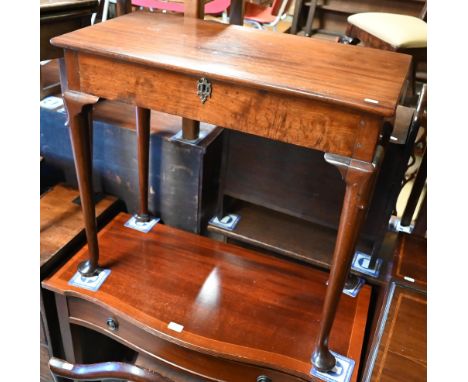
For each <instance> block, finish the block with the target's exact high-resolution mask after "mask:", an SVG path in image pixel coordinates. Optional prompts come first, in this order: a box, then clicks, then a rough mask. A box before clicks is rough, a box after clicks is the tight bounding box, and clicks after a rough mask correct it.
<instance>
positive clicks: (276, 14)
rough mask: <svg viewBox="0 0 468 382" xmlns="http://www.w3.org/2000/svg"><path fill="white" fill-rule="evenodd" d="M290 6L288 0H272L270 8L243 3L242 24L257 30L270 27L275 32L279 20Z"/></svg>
mask: <svg viewBox="0 0 468 382" xmlns="http://www.w3.org/2000/svg"><path fill="white" fill-rule="evenodd" d="M290 5H291V1H290V0H273V3H272V5H271V7H263V6H261V5H257V4H253V3H245V12H244V22H245V23H248V24H253V26H254V27H255V28H258V29H265V27H271V28H273V30H276V29H277V25H278V23H279V22H280V20H281V19H282V18H283V17H285V16H286V13H287V11H288V9H289V6H290Z"/></svg>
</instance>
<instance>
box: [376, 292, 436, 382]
mask: <svg viewBox="0 0 468 382" xmlns="http://www.w3.org/2000/svg"><path fill="white" fill-rule="evenodd" d="M426 348H427V299H426V295H425V294H421V293H418V292H416V291H413V290H411V289H407V288H404V287H401V286H398V285H396V286H395V290H394V293H393V296H392V300H391V305H390V310H389V313H388V317H387V320H386V324H385V330H384V332H383V336H382V339H381V341H380V343H379V348H378V353H377V359H376V361H375V365H374V368H373V373H372V377H371V379H370V381H380V382H400V381H414V382H419V381H421V382H423V381H426V380H427V375H426V374H427V354H426V352H427V350H426Z"/></svg>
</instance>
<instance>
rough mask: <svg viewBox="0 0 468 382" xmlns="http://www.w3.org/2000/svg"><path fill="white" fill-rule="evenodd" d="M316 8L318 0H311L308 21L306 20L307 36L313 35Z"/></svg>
mask: <svg viewBox="0 0 468 382" xmlns="http://www.w3.org/2000/svg"><path fill="white" fill-rule="evenodd" d="M316 8H317V0H311V1H310V8H309V14H308V15H307V22H306V27H305V36H306V37H310V36H311V35H312V23H313V22H314V17H315V9H316Z"/></svg>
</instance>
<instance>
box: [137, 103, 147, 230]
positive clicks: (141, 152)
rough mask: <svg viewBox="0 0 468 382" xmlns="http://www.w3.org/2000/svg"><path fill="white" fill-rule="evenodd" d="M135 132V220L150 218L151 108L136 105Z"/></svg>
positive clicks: (143, 220) (145, 220) (142, 220)
mask: <svg viewBox="0 0 468 382" xmlns="http://www.w3.org/2000/svg"><path fill="white" fill-rule="evenodd" d="M135 111H136V134H137V152H138V183H139V188H140V209H139V211H138V216H137V220H138V221H140V222H147V221H149V220H150V216H149V211H148V181H149V148H150V120H151V110H149V109H145V108H142V107H138V106H137V107H136V109H135Z"/></svg>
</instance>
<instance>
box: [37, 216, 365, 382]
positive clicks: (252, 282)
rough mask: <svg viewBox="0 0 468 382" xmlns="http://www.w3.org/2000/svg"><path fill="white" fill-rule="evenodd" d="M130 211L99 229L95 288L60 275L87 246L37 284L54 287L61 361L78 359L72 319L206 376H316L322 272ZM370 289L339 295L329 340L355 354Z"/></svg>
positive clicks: (71, 269) (69, 271)
mask: <svg viewBox="0 0 468 382" xmlns="http://www.w3.org/2000/svg"><path fill="white" fill-rule="evenodd" d="M129 217H130V215H127V214H124V213H121V214H119V215H118V216H117V217H116V218H115V219H114V220H112V221H111V222H110V223H109V224H108V225H107V226H106V227H104V228H103V229H102V230H101V231H100V233H99V247H100V250H101V257H100V264H101V265H102V266H103V267H105V268H109V269H111V270H112V271H111V273H110V275H109V276H108V278H107V279H106V281H105V282H104V284H103V285H102V286H101V288H100V289H99V290H98V291H97V292H93V291H88V290H85V289H82V288H78V287H75V286H71V285H69V283H68V281H69V280H70V278H71V277H72V276H73V274H74V273H75V272H76V267H77V265H78V263H79V262H80V261H82V260H83V259H86V258H87V256H89V253H88V251H89V250H88V248H87V247H84V248H83V249H82V250H81V251H80V252H79V253H77V254H76V255H75V256H74V257H73V258H72V259H70V260H69V261H68V262H67V263H66V264H65V265H64V266H63V267H62V268H61V269H60V270H59V271H58V272H57V273H55V274H54V275H53V276H52V277H50V278H49V279H48V280H46V281H44V283H43V286H44V287H45V288H46V289H49V290H51V291H54V292H56V301H57V306H58V309H59V312H61V313H62V314H61V315H60V321H61V323H60V327H61V331H62V338H63V342H64V343H65V354H66V356H67V360H68V361H69V362H79V361H80V360H79V357H80V355H79V354H74V352H73V348H78V349H79V348H80V346H79V344H77V343H76V342H79V337H78V338H77V339H75V343H73V339H72V337H71V335H70V328H69V325H70V324H75V325H81V326H85V327H88V328H90V329H93V330H96V331H98V332H101V333H103V334H106V335H108V336H110V337H112V338H114V339H116V340H118V341H121V342H122V343H124V344H125V345H127V346H130V347H131V348H133V349H135V350H137V351H138V352H143V353H146V354H149V355H151V356H152V357H154V358H156V359H159V360H163V361H164V362H167V363H169V364H172V365H176V367H177V368H180V369H183V370H189V371H190V372H191V373H193V374H195V375H197V376H200V377H202V378H206V379H209V380H217V381H219V380H221V381H239V382H248V381H253V382H255V381H256V378H257V377H258V376H261V375H266V376H268V377H269V378H271V379H272V381H274V382H278V381H301V380H307V381H311V380H315V379H313V378H312V377H311V376H310V370H311V367H312V365H311V360H310V355H311V354H312V351H313V348H314V339H315V337H316V335H317V332H318V330H319V321H320V312H321V307H322V304H323V301H324V297H325V292H326V281H327V278H328V274H327V273H326V272H322V271H319V270H316V269H314V268H312V267H309V266H304V265H301V264H297V263H293V262H290V261H284V260H282V259H278V258H275V257H271V256H269V255H264V254H260V253H256V252H253V251H250V250H247V249H244V248H240V247H238V246H235V245H231V244H225V243H220V242H217V241H213V240H211V239H208V238H206V237H203V236H199V235H195V234H192V233H188V232H184V231H181V230H178V229H175V228H171V227H169V226H166V225H162V224H158V225H156V227H154V228H153V230H152V231H150V232H149V233H148V234H145V233H141V232H137V231H134V230H131V229H129V228H127V227H124V223H125V222H126V221H127V220H128V219H129ZM370 291H371V288H370V287H369V286H365V287H364V289H363V290H362V291H361V293H360V294H359V295H358V297H357V298H351V297H349V296H346V295H345V296H343V298H342V299H341V301H340V304H339V309H338V317H337V320H336V322H335V325H334V327H333V330H332V334H331V339H330V345H331V347H332V349H334V350H335V351H337V352H339V353H340V354H344V355H347V356H348V357H350V358H353V359H355V360H356V361H357V363H359V358H360V353H361V348H362V342H363V337H364V330H365V323H366V319H367V310H368V305H369V299H370ZM64 312H65V314H63V313H64ZM109 319H110V320H113V326H111V325H110V324H109V322H108V321H109ZM171 323H172V325H171ZM174 324H177V325H182V326H183V329H182V330H180V332H179V331H177V329H178V328H177V326H175V328H173V329H171V327H172V326H174ZM174 329H175V330H174ZM83 351H86V349H83ZM357 366H358V365H356V367H355V370H354V378H353V380H356V377H357V371H358V370H357V369H358V367H357Z"/></svg>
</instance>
